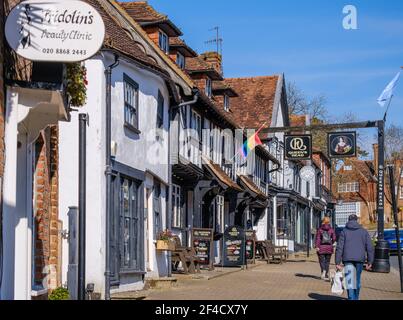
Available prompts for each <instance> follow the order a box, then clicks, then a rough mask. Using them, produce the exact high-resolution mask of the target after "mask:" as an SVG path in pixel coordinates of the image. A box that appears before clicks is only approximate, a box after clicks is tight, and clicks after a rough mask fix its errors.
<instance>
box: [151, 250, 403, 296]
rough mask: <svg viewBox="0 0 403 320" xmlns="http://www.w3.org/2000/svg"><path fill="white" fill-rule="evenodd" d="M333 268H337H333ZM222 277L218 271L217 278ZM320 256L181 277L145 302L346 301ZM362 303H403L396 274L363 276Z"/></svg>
mask: <svg viewBox="0 0 403 320" xmlns="http://www.w3.org/2000/svg"><path fill="white" fill-rule="evenodd" d="M331 268H334V265H332V266H331ZM217 273H219V272H218V271H217V270H216V271H215V274H217ZM319 274H320V269H319V264H318V262H317V256H316V255H314V256H311V257H310V258H307V257H306V256H303V255H302V256H294V257H291V258H290V260H289V261H288V262H287V263H285V264H282V265H281V264H269V265H268V264H266V263H262V262H258V264H257V265H255V266H253V267H252V268H248V269H247V270H241V269H236V270H235V272H225V274H222V275H221V276H219V277H209V276H203V277H199V278H197V277H196V278H195V277H193V278H192V277H178V281H177V284H176V286H175V287H173V288H169V289H163V290H149V291H148V293H147V297H146V300H344V299H346V294H344V295H343V296H341V297H340V296H335V295H333V294H332V293H331V291H330V283H329V282H327V281H324V280H321V279H320V277H319ZM361 299H362V300H403V294H402V293H400V284H399V275H398V274H397V273H395V272H391V273H389V274H377V273H372V272H364V273H363V275H362V293H361Z"/></svg>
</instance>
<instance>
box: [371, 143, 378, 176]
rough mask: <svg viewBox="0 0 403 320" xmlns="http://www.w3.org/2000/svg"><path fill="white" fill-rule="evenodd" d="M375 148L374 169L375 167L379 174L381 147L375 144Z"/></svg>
mask: <svg viewBox="0 0 403 320" xmlns="http://www.w3.org/2000/svg"><path fill="white" fill-rule="evenodd" d="M372 147H373V148H374V167H375V172H378V151H379V145H378V144H377V143H374V144H373V145H372Z"/></svg>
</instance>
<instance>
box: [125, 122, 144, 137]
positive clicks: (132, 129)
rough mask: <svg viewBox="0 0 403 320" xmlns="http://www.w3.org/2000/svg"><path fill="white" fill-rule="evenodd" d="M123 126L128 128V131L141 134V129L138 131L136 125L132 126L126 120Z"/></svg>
mask: <svg viewBox="0 0 403 320" xmlns="http://www.w3.org/2000/svg"><path fill="white" fill-rule="evenodd" d="M124 127H125V128H126V129H128V130H130V131H132V132H134V133H136V134H141V131H140V130H139V129H137V128H136V127H134V126H132V125H131V124H129V123H127V122H126V123H125V125H124Z"/></svg>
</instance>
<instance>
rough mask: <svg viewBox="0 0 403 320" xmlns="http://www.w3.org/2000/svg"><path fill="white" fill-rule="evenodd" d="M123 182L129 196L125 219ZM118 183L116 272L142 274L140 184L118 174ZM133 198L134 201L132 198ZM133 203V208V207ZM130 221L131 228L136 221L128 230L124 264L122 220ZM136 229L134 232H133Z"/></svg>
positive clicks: (123, 226) (123, 227)
mask: <svg viewBox="0 0 403 320" xmlns="http://www.w3.org/2000/svg"><path fill="white" fill-rule="evenodd" d="M125 181H127V182H128V184H129V185H128V188H129V190H128V195H129V211H130V216H128V217H126V215H125V212H124V201H123V199H124V198H123V197H124V194H123V192H124V190H123V187H124V183H125ZM117 183H118V190H117V192H118V193H119V196H118V199H119V203H118V207H119V212H118V221H117V228H118V230H119V233H118V234H117V236H118V248H117V250H118V252H119V255H120V258H119V268H118V272H119V274H121V273H128V272H144V261H143V260H142V257H143V251H142V233H141V230H142V229H143V227H144V226H143V221H142V220H143V219H142V212H143V210H142V209H141V183H140V182H139V181H136V180H135V179H132V178H130V177H128V176H125V175H122V174H120V175H119V176H118V177H117ZM133 197H135V199H134V198H133ZM133 203H134V205H135V207H133ZM127 218H128V219H130V220H131V224H130V225H131V226H132V223H133V221H136V224H135V226H134V227H132V229H131V230H129V237H130V239H129V251H130V262H129V264H126V263H125V239H124V231H125V230H124V229H125V225H124V222H125V221H123V220H125V219H127ZM134 229H136V230H134Z"/></svg>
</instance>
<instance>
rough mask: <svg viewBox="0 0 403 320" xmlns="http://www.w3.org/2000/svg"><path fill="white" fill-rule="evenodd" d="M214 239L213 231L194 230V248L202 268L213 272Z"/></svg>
mask: <svg viewBox="0 0 403 320" xmlns="http://www.w3.org/2000/svg"><path fill="white" fill-rule="evenodd" d="M213 237H214V233H213V230H212V229H193V230H192V243H193V248H194V250H195V252H196V255H197V257H198V258H199V263H200V268H202V269H209V270H213V269H214V266H213V258H212V255H213V252H214V250H213V241H214V240H213Z"/></svg>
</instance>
